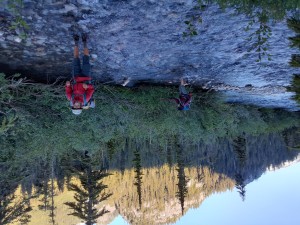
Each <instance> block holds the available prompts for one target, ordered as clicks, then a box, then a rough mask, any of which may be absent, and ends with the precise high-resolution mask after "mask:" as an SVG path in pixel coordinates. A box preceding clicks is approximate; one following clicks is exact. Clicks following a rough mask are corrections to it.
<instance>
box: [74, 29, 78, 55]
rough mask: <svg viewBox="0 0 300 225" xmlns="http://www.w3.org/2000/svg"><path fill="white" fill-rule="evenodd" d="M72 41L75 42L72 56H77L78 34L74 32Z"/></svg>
mask: <svg viewBox="0 0 300 225" xmlns="http://www.w3.org/2000/svg"><path fill="white" fill-rule="evenodd" d="M74 42H75V46H74V58H79V46H78V45H79V35H77V34H75V35H74Z"/></svg>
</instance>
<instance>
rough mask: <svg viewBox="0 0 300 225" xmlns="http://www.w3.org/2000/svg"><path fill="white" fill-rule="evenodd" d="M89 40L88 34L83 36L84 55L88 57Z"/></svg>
mask: <svg viewBox="0 0 300 225" xmlns="http://www.w3.org/2000/svg"><path fill="white" fill-rule="evenodd" d="M87 39H88V36H87V34H82V42H83V54H84V55H86V56H89V55H90V53H89V49H88V47H87Z"/></svg>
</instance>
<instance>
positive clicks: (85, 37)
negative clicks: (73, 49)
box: [81, 33, 88, 42]
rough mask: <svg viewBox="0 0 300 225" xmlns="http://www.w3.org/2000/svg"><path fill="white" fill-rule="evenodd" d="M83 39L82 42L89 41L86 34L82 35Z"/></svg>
mask: <svg viewBox="0 0 300 225" xmlns="http://www.w3.org/2000/svg"><path fill="white" fill-rule="evenodd" d="M81 39H82V42H87V39H88V35H87V34H86V33H83V34H82V35H81Z"/></svg>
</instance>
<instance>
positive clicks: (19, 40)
mask: <svg viewBox="0 0 300 225" xmlns="http://www.w3.org/2000/svg"><path fill="white" fill-rule="evenodd" d="M14 41H15V42H17V43H21V42H22V39H21V38H20V37H15V38H14Z"/></svg>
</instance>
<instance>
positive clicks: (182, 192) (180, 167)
mask: <svg viewBox="0 0 300 225" xmlns="http://www.w3.org/2000/svg"><path fill="white" fill-rule="evenodd" d="M176 153H177V168H176V171H177V178H178V183H177V184H176V185H177V186H178V191H177V192H176V197H177V198H178V199H179V202H180V205H181V214H182V215H183V214H184V201H185V198H186V196H187V193H188V189H187V182H188V179H187V178H186V176H185V172H184V161H183V155H182V146H181V145H180V144H177V147H176Z"/></svg>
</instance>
